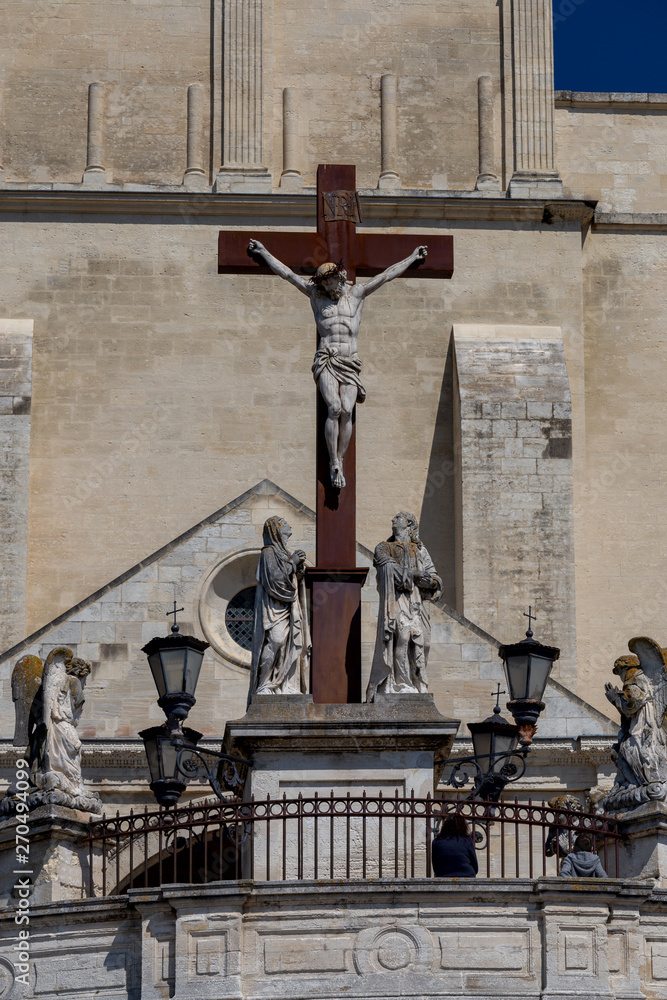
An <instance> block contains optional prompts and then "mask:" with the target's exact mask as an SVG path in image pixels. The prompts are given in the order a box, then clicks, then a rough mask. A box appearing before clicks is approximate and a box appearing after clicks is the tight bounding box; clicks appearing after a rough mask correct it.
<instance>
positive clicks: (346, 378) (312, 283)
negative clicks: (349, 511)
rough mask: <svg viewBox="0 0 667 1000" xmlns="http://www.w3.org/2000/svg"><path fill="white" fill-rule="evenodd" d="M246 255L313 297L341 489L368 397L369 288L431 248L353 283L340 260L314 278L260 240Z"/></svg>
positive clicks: (319, 365)
mask: <svg viewBox="0 0 667 1000" xmlns="http://www.w3.org/2000/svg"><path fill="white" fill-rule="evenodd" d="M248 253H249V254H251V256H253V257H258V258H260V259H261V260H263V261H264V263H265V264H267V265H268V267H270V268H271V270H272V271H274V272H275V273H276V274H278V275H280V277H281V278H284V279H285V280H286V281H289V282H290V283H291V284H292V285H294V286H295V287H296V288H298V289H299V291H300V292H303V294H304V295H307V296H308V298H309V299H310V305H311V308H312V310H313V314H314V316H315V324H316V326H317V334H318V343H317V353H316V354H315V360H314V362H313V377H314V378H315V381H316V382H317V385H318V386H319V390H320V392H321V393H322V397H323V399H324V402H325V403H326V405H327V411H328V412H327V419H326V424H325V427H324V435H325V438H326V442H327V449H328V452H329V472H330V475H331V485H332V486H334V487H335V488H336V489H342V487H343V486H345V477H344V476H343V458H344V457H345V452H346V451H347V447H348V445H349V443H350V438H351V436H352V414H353V412H354V404H355V403H357V402H359V403H363V401H364V399H365V398H366V390H365V389H364V387H363V385H362V384H361V377H360V376H361V359H360V357H359V354H358V344H357V338H358V336H359V325H360V323H361V313H362V310H363V308H364V302H365V300H366V298H367V297H368V296H369V295H370V294H371V292H374V291H376V289H378V288H380V287H381V286H382V285H384V284H386V282H387V281H391V280H392V279H393V278H398V277H400V275H401V274H403V272H404V271H407V269H408V268H409V267H410V265H411V264H414V263H415V261H417V260H424V259H425V257H426V254H427V249H426V247H424V246H421V247H417V248H416V250H415V251H414V252H413V253H412V254H410V256H409V257H406V258H405V260H401V261H399V262H398V263H397V264H392V265H391V267H388V268H387V270H386V271H383V272H382V274H378V275H376V276H375V277H374V278H371V279H370V281H367V282H366V284H365V285H353V284H352V283H351V282H349V281H348V280H347V272H346V271H345V270H344V268H343V264H342V261H341V262H339V263H338V264H332V263H328V264H322V266H321V267H318V269H317V273H316V274H314V275H313V277H312V278H304V277H302V276H301V275H300V274H295V273H294V271H292V270H291V269H290V268H289V267H287V265H286V264H283V263H282V262H281V261H279V260H278V259H277V258H276V257H274V256H273V255H272V254H270V253H269V251H268V250H267V249H266V247H265V246H263V245H262V244H261V243H260V242H259V240H250V244H249V246H248Z"/></svg>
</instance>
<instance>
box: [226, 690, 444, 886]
mask: <svg viewBox="0 0 667 1000" xmlns="http://www.w3.org/2000/svg"><path fill="white" fill-rule="evenodd" d="M458 727H459V723H458V721H456V720H452V719H446V718H444V717H443V716H442V715H440V713H439V712H438V710H437V709H436V707H435V705H434V704H433V700H432V698H431V697H430V696H429V695H390V696H387V697H384V698H378V699H377V701H375V702H374V703H373V704H370V705H366V704H363V705H327V704H313V701H312V698H311V696H308V695H301V696H299V695H293V696H282V697H270V696H269V697H259V698H255V699H254V700H253V703H252V705H251V706H250V708H249V710H248V712H247V714H246V715H245V716H244V718H242V719H238V720H235V721H232V722H228V723H227V728H226V730H225V739H224V744H223V749H224V750H225V752H227V753H231V754H236V755H241V756H244V757H247V758H250V759H251V760H252V767H251V768H250V770H249V773H248V780H247V785H246V789H245V798H246V799H247V800H250V799H251V798H254V800H255V802H266V800H267V799H270V800H271V801H272V802H275V804H276V811H275V812H272V813H271V816H272V817H274V816H275V818H271V820H270V822H268V823H267V822H256V823H255V836H254V845H253V857H252V858H250V856H249V853H248V851H247V852H246V857H245V861H244V873H245V875H246V876H248V875H250V866H252V870H253V872H254V877H255V878H260V879H262V878H269V877H274V878H275V877H280V874H282V872H283V871H284V873H285V875H286V877H288V878H303V877H311V876H312V877H315V878H317V877H318V874H319V876H320V877H337V878H340V877H350V876H351V877H358V876H359V875H361V874H362V870H367V867H368V866H372V868H373V869H375V867H376V865H377V859H378V856H379V853H382V855H383V860H384V862H385V864H386V866H387V869H390V868H391V869H392V870H395V868H396V865H399V867H400V868H401V873H402V869H403V868H405V866H406V864H407V865H410V864H411V858H412V856H413V855H414V856H416V861H417V864H418V865H419V866H421V867H423V861H424V859H423V854H424V851H425V849H426V821H425V819H418V820H416V821H415V822H414V824H413V823H412V822H411V820H410V819H409V818H406V817H403V816H401V817H400V819H398V818H396V817H395V816H394V815H393V813H392V812H391V810H392V809H393V807H392V806H388V807H387V809H388V810H389V813H390V814H389V815H388V814H387V813H386V812H384V811H383V816H384V817H385V818H383V819H382V821H381V823H380V820H379V819H378V799H379V798H380V797H382V798H383V799H385V800H386V799H392V798H395V797H396V796H398V798H399V799H405V798H409V797H410V796H411V795H412V793H414V796H415V798H417V799H425V798H426V797H427V795H429V794H430V795H433V792H434V789H435V787H436V785H437V781H438V778H439V776H440V773H441V771H442V769H443V767H444V764H445V762H446V760H447V758H448V756H449V753H450V750H451V746H452V742H453V740H454V737H455V735H456V732H457V730H458ZM364 793H365V795H366V797H367V798H368V799H373V800H374V803H373V804H372V805H370V806H369V809H368V812H367V814H366V815H364V810H365V807H364V804H363V796H364ZM348 794H349V796H350V797H351V798H352V799H358V800H362V801H361V802H359V804H358V807H356V806H355V808H358V812H357V814H356V815H354V816H353V818H351V819H350V820H349V821H348V819H347V817H346V816H345V815H344V806H345V804H344V803H341V806H342V811H341V813H339V814H338V813H337V814H335V815H333V816H332V812H333V811H334V810H333V807H332V806H331V805H330V804H329V803H327V802H326V801H323V802H322V803H317V804H316V803H315V801H314V800H315V798H317V799H318V800H327V799H329V800H330V799H331V796H332V795H333V797H334V798H335V799H337V800H339V801H340V800H341V799H345V798H346V797H347V795H348ZM299 796H302V802H303V804H302V805H301V806H299V805H298V803H297V805H295V807H294V810H293V811H292V812H290V814H289V818H283V817H282V815H279V814H280V813H281V810H282V808H283V807H282V805H281V800H282V799H283V797H285V798H286V799H288V800H298V799H299ZM304 800H307V801H304ZM262 808H263V809H264V808H265V807H262ZM316 816H317V818H316ZM380 825H382V829H380ZM248 850H249V849H248ZM357 869H359V871H358V872H357ZM332 872H333V874H332ZM348 872H349V874H348Z"/></svg>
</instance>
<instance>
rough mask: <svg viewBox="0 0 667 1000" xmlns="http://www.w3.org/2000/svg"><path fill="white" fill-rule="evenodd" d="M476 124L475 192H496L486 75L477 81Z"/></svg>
mask: <svg viewBox="0 0 667 1000" xmlns="http://www.w3.org/2000/svg"><path fill="white" fill-rule="evenodd" d="M477 122H478V124H477V128H478V144H479V172H478V174H477V183H476V184H475V190H476V191H495V192H497V191H498V190H499V188H500V185H499V183H498V177H497V174H496V171H495V166H494V146H495V123H494V114H493V80H492V79H491V77H490V76H486V75H485V76H480V77H479V79H478V80H477Z"/></svg>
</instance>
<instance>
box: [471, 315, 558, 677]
mask: <svg viewBox="0 0 667 1000" xmlns="http://www.w3.org/2000/svg"><path fill="white" fill-rule="evenodd" d="M473 330H475V332H476V334H477V335H476V336H473V335H471V333H472V331H473ZM494 332H495V333H497V334H498V336H497V339H496V338H489V339H485V337H484V328H483V327H478V328H471V327H460V328H458V331H457V328H456V327H455V329H454V341H455V352H456V374H455V382H456V389H455V395H456V392H457V393H458V395H457V396H456V399H455V410H456V413H455V436H456V438H457V448H456V452H457V461H458V464H459V469H458V490H457V501H458V502H457V552H458V556H459V561H458V572H457V607H458V610H459V611H461V613H463V614H465V615H466V617H468V618H470V619H471V620H472V621H474V622H476V623H477V624H479V625H480V626H481V627H482V628H485V629H488V631H490V632H491V633H492V634H493V635H496V636H499V637H500V638H501V639H504V640H505V641H509V640H510V639H511V640H512V641H515V640H516V638H518V637H520V636H521V634H522V632H523V627H524V623H525V619H524V618H523V617H522V616H523V612H524V611H526V610H527V609H528V605H529V604H532V605H533V607H534V608H536V610H537V615H538V623H537V626H536V629H535V634H536V636H537V637H538V638H539V639H541V640H542V641H544V642H554V643H555V644H556V645H557V646H559V647H560V649H561V660H560V661H558V663H557V664H556V668H555V670H556V676H558V677H560V678H561V679H562V680H563V681H564V682H565V683H567V684H568V685H573V684H574V683H575V676H576V673H575V671H576V666H575V610H574V517H573V493H572V461H571V455H572V414H571V406H570V390H569V381H568V375H567V368H566V363H565V353H564V349H563V344H562V341H560V340H558V339H549V340H545V339H541V338H540V335H539V331H538V332H535V331H533V335H532V337H531V328H529V327H525V328H523V334H524V336H525V339H523V338H522V336H521V332H522V331H521V328H513V330H512V335H511V336H510V335H509V334H508V336H507V338H506V339H502V337H501V336H500V335H499V333H498V331H497V329H496V330H495V331H494ZM555 333H557V328H556V330H555V331H554V334H555Z"/></svg>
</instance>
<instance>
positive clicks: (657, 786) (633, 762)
mask: <svg viewBox="0 0 667 1000" xmlns="http://www.w3.org/2000/svg"><path fill="white" fill-rule="evenodd" d="M628 648H629V649H630V651H631V652H632V653H634V654H635V655H634V656H621V657H619V658H618V660H616V663H615V664H614V673H615V674H618V676H619V677H620V678H621V681H622V682H623V690H622V691H619V689H618V688H617V687H616V686H615V685H613V684H609V683H607V684H605V694H606V696H607V698H608V699H609V701H610V702H611V703H612V705H615V706H616V708H617V709H618V710H619V712H620V713H621V728H620V730H619V733H618V742H617V743H615V744H614V746H613V747H612V754H611V756H612V760H613V761H614V763H615V764H616V768H617V771H618V774H617V775H616V781H615V783H614V786H613V788H612V790H611V792H610V793H609V794H608V795H607V796H606V797H605V798H604V799H603V801H602V802H601V805H602V806H603V807H604V808H605V809H606V810H607V811H623V810H626V809H634V808H635V807H636V806H639V805H641V804H642V803H643V802H648V801H650V800H651V799H662V800H664V799H666V798H667V733H666V732H665V714H666V712H667V669H666V664H667V650H664V649H661V648H660V646H658V644H657V643H656V642H654V641H653V639H647V638H646V637H645V636H639V637H637V638H635V639H631V640H630V642H629V643H628Z"/></svg>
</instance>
